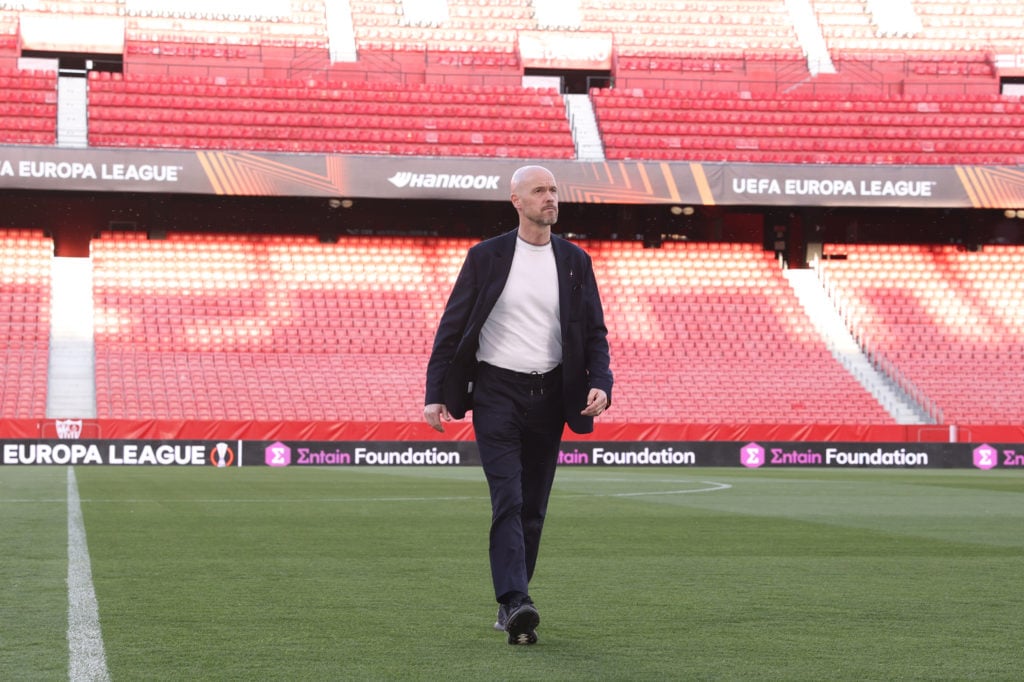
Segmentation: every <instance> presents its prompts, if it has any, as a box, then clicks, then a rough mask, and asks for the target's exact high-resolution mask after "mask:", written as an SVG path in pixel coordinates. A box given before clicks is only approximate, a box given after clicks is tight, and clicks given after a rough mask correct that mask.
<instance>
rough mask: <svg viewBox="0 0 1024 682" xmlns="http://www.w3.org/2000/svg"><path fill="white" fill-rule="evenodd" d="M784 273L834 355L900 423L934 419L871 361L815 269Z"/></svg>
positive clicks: (918, 422) (928, 421)
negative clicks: (832, 301)
mask: <svg viewBox="0 0 1024 682" xmlns="http://www.w3.org/2000/svg"><path fill="white" fill-rule="evenodd" d="M784 274H785V276H786V279H787V280H788V281H789V284H790V286H791V287H792V288H793V291H794V292H795V293H796V296H797V299H798V300H799V301H800V304H801V305H802V306H803V307H804V309H805V310H806V311H807V316H808V317H809V318H810V320H811V323H812V324H813V325H814V328H815V330H816V331H817V332H818V333H819V334H820V335H821V336H822V338H823V339H825V343H826V345H827V346H828V349H829V352H830V353H831V354H832V356H833V357H834V358H835V359H836V360H837V361H838V362H839V364H841V365H842V366H843V367H844V368H846V370H847V371H848V372H849V373H850V374H851V375H853V377H854V378H856V379H857V381H858V382H860V384H861V385H862V386H864V388H865V389H867V391H868V392H869V393H871V395H873V396H874V397H875V399H876V400H877V401H878V402H879V404H881V405H882V407H884V408H885V409H886V411H887V412H889V414H890V415H892V418H893V419H894V420H896V423H898V424H930V423H932V422H933V420H932V419H931V418H930V417H929V416H928V414H927V412H926V411H925V410H924V409H923V408H922V407H921V406H920V405H918V404H917V403H916V402H915V401H914V400H913V399H912V398H911V397H910V396H909V395H907V394H906V393H904V392H903V391H901V390H900V389H899V388H898V387H897V386H896V385H895V384H894V383H893V382H892V381H891V380H889V379H888V377H886V376H885V375H884V374H882V373H881V372H879V371H878V370H877V369H876V368H875V367H874V366H873V365H872V364H871V362H870V361H869V360H868V358H867V356H866V355H865V354H864V352H863V350H862V349H861V348H860V346H858V345H857V342H856V340H855V339H854V338H853V335H852V334H850V331H849V330H848V329H847V328H846V325H845V324H843V320H842V317H841V316H840V315H839V313H838V311H836V309H835V307H834V306H833V305H832V303H831V301H830V300H829V298H828V296H827V294H826V293H825V290H824V289H823V288H822V286H821V282H820V281H819V279H818V276H817V274H816V273H815V272H814V270H811V269H806V268H804V269H789V270H786V272H785V273H784Z"/></svg>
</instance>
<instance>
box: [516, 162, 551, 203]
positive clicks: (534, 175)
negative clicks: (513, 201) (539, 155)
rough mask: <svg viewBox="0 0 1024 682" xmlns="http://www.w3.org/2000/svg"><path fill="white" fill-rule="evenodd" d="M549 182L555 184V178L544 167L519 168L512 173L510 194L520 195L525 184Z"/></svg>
mask: <svg viewBox="0 0 1024 682" xmlns="http://www.w3.org/2000/svg"><path fill="white" fill-rule="evenodd" d="M535 181H539V182H545V181H546V182H549V183H550V184H552V185H554V184H555V176H554V174H552V173H551V171H549V170H548V169H547V168H545V167H544V166H520V167H519V168H517V169H516V171H515V172H514V173H512V194H516V195H520V196H521V194H522V193H521V190H522V189H523V186H524V184H525V183H529V182H535Z"/></svg>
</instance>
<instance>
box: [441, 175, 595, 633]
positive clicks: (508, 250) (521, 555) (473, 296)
mask: <svg viewBox="0 0 1024 682" xmlns="http://www.w3.org/2000/svg"><path fill="white" fill-rule="evenodd" d="M511 200H512V205H513V206H514V207H515V209H516V212H517V213H518V214H519V226H518V228H517V229H515V230H512V231H510V232H508V233H506V234H504V235H501V236H498V237H494V238H491V239H488V240H486V241H483V242H481V243H479V244H476V245H475V246H473V247H472V248H470V249H469V252H468V253H467V255H466V260H465V262H464V263H463V265H462V269H461V270H460V272H459V275H458V278H457V279H456V281H455V286H454V287H453V289H452V292H451V295H450V297H449V299H448V303H447V305H446V306H445V310H444V313H443V315H442V316H441V321H440V323H439V325H438V329H437V335H436V337H435V339H434V347H433V351H432V353H431V356H430V361H429V363H428V365H427V381H426V399H425V403H426V406H425V407H424V408H423V416H424V418H425V419H426V421H427V423H428V424H430V426H432V427H433V428H435V429H437V430H438V431H444V424H443V422H445V421H450V420H451V419H453V418H454V419H461V418H463V417H464V416H465V414H466V412H467V411H468V410H472V411H473V429H474V432H475V435H476V441H477V446H478V448H479V451H480V460H481V463H482V465H483V470H484V474H485V476H486V478H487V483H488V487H489V488H490V495H491V530H490V550H489V551H490V563H491V578H492V581H493V583H494V595H495V598H496V599H497V601H498V603H499V607H498V619H497V622H496V623H495V628H496V629H499V630H504V631H506V632H507V633H508V642H509V644H534V643H536V641H537V632H536V628H537V625H538V624H539V623H540V613H539V612H538V610H537V607H536V605H535V604H534V603H533V600H532V599H531V598H530V594H529V583H530V580H531V578H532V577H533V573H534V568H535V567H536V563H537V552H538V548H539V546H540V537H541V531H542V530H543V527H544V518H545V515H546V513H547V505H548V498H549V496H550V493H551V486H552V483H553V482H554V477H555V467H556V465H557V463H558V453H559V449H560V446H561V439H562V433H563V431H564V429H565V425H566V424H568V425H569V428H570V429H572V430H573V431H574V432H576V433H590V432H591V431H593V430H594V417H596V416H598V415H600V414H602V413H603V412H604V411H605V410H607V409H608V407H609V406H610V405H611V393H612V373H611V370H610V369H609V364H610V360H609V352H608V340H607V335H608V330H607V328H606V327H605V323H604V311H603V309H602V306H601V298H600V296H599V294H598V289H597V282H596V279H595V278H594V271H593V266H592V263H591V259H590V256H589V255H588V254H587V253H586V252H585V251H584V250H583V249H581V248H580V247H578V246H576V245H575V244H572V243H570V242H568V241H566V240H565V239H562V238H560V237H558V236H557V235H554V234H552V232H551V226H552V225H554V224H555V223H556V222H557V220H558V189H557V186H556V183H555V178H554V176H553V175H552V174H551V172H550V171H548V170H547V169H546V168H543V167H541V166H524V167H522V168H519V169H518V170H516V171H515V173H514V174H513V175H512V195H511Z"/></svg>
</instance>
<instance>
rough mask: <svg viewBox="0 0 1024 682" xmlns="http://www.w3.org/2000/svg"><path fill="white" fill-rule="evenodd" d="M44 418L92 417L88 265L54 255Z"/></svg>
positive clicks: (81, 260)
mask: <svg viewBox="0 0 1024 682" xmlns="http://www.w3.org/2000/svg"><path fill="white" fill-rule="evenodd" d="M51 278H52V279H51V281H52V290H51V294H50V306H51V307H50V314H51V326H50V356H49V371H48V376H47V391H46V416H47V417H48V418H50V419H68V418H74V419H95V418H96V379H95V344H94V341H93V297H92V261H91V260H90V259H88V258H62V257H54V258H53V265H52V270H51Z"/></svg>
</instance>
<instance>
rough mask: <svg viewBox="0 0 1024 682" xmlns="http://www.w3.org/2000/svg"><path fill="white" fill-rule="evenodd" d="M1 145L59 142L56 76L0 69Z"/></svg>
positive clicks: (41, 72)
mask: <svg viewBox="0 0 1024 682" xmlns="http://www.w3.org/2000/svg"><path fill="white" fill-rule="evenodd" d="M0 143H3V144H46V145H52V144H56V143H57V75H56V73H54V72H47V71H22V70H17V69H0Z"/></svg>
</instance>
